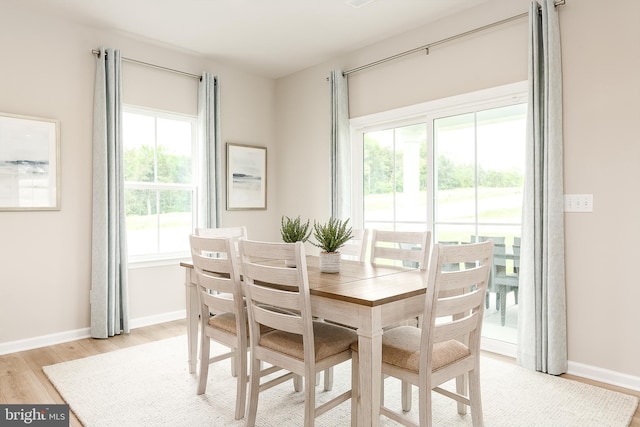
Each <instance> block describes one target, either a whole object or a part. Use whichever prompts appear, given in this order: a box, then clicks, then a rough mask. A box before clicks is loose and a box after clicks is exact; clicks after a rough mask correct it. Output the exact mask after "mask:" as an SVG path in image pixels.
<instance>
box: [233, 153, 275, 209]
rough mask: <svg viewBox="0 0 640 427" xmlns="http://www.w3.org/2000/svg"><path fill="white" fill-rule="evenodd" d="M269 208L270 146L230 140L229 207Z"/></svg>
mask: <svg viewBox="0 0 640 427" xmlns="http://www.w3.org/2000/svg"><path fill="white" fill-rule="evenodd" d="M249 209H267V148H266V147H256V146H253V145H241V144H232V143H227V210H249Z"/></svg>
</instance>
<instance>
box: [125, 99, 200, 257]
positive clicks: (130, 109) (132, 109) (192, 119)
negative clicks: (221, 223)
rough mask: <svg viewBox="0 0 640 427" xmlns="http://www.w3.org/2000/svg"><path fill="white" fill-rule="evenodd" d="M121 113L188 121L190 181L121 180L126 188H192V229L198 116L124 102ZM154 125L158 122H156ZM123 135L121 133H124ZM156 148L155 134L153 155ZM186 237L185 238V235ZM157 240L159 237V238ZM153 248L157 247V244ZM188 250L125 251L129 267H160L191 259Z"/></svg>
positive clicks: (195, 204) (196, 191)
mask: <svg viewBox="0 0 640 427" xmlns="http://www.w3.org/2000/svg"><path fill="white" fill-rule="evenodd" d="M122 111H123V113H131V114H138V115H143V116H149V117H153V118H154V121H155V120H157V119H168V120H179V121H184V122H188V123H189V124H190V125H191V183H167V182H158V181H154V182H139V181H124V189H125V190H130V189H131V190H152V191H162V190H191V194H192V195H191V224H192V227H191V228H192V229H194V228H195V227H196V224H197V219H198V194H199V190H200V189H199V180H198V165H199V152H200V151H199V149H198V135H197V131H198V118H197V116H193V115H190V114H184V113H177V112H172V111H164V110H158V109H154V108H148V107H141V106H136V105H132V104H124V105H123V108H122ZM156 126H157V123H156ZM123 138H124V134H123ZM156 147H157V134H156V140H155V145H154V156H155V154H156ZM154 167H157V159H154ZM161 228H162V227H161V225H160V224H159V223H157V222H156V234H157V235H158V237H159V235H160V232H161ZM185 239H186V237H185ZM158 241H159V240H158ZM127 242H129V234H128V232H127ZM156 249H159V248H158V247H157V248H156ZM190 257H191V256H190V253H189V250H188V249H186V250H184V251H174V252H159V251H158V252H156V253H149V254H141V255H130V254H128V263H129V266H130V268H142V267H151V266H162V265H169V264H173V263H175V262H176V261H178V260H187V259H190Z"/></svg>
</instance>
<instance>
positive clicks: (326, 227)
mask: <svg viewBox="0 0 640 427" xmlns="http://www.w3.org/2000/svg"><path fill="white" fill-rule="evenodd" d="M313 229H314V231H313V237H315V239H316V242H311V244H312V245H314V246H317V247H318V248H320V249H322V250H323V252H337V251H338V249H340V248H341V247H342V246H343V245H344V244H345V243H346V242H347V241H348V240H349V239H351V238H352V237H353V233H352V228H351V227H349V219H348V218H347V219H346V220H344V221H342V220H340V219H338V218H334V217H331V218H329V222H327V223H325V224H318V223H316V222H314V223H313Z"/></svg>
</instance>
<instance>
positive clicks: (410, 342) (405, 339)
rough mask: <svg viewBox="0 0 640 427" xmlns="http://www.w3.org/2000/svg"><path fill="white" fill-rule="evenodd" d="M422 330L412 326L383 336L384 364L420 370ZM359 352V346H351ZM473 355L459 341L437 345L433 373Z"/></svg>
mask: <svg viewBox="0 0 640 427" xmlns="http://www.w3.org/2000/svg"><path fill="white" fill-rule="evenodd" d="M421 333H422V330H421V329H419V328H414V327H412V326H400V327H397V328H394V329H390V330H388V331H385V332H384V335H382V362H383V363H387V364H389V365H394V366H397V367H399V368H402V369H406V370H408V371H412V372H415V373H418V372H419V370H420V334H421ZM351 349H352V350H353V351H358V344H357V343H355V344H354V345H352V346H351ZM469 354H471V353H470V352H469V348H468V347H467V346H466V345H464V344H463V343H461V342H460V341H457V340H449V341H444V342H440V343H436V344H434V346H433V360H432V362H431V367H432V371H434V372H435V371H437V370H438V369H441V368H444V367H445V366H447V365H450V364H451V363H453V362H455V361H457V360H460V359H462V358H464V357H466V356H468V355H469Z"/></svg>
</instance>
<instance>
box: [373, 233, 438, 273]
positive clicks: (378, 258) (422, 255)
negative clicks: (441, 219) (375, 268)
mask: <svg viewBox="0 0 640 427" xmlns="http://www.w3.org/2000/svg"><path fill="white" fill-rule="evenodd" d="M430 250H431V231H388V230H377V229H374V230H373V231H372V234H371V255H370V261H371V263H372V264H379V263H383V261H382V260H387V262H388V261H397V262H401V263H402V265H404V266H406V267H416V268H419V269H421V270H426V269H427V267H428V262H429V252H430Z"/></svg>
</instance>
